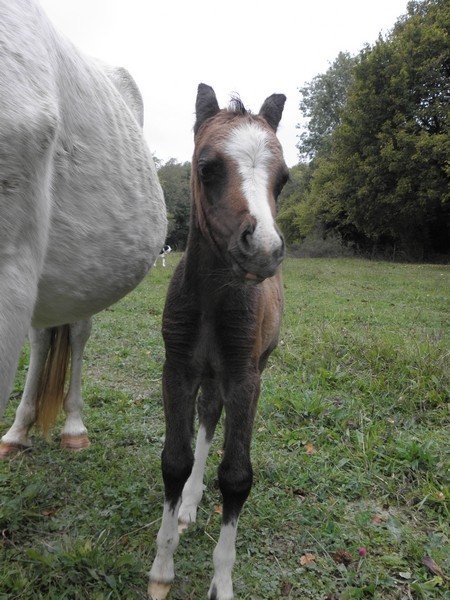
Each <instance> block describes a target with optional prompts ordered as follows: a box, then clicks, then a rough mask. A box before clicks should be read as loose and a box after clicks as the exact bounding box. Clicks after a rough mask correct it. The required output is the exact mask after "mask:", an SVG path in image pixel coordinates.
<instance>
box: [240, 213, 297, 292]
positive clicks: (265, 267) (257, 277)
mask: <svg viewBox="0 0 450 600" xmlns="http://www.w3.org/2000/svg"><path fill="white" fill-rule="evenodd" d="M284 249H285V247H284V239H283V236H282V234H281V232H280V231H279V229H278V227H277V226H276V225H273V227H271V228H270V229H267V230H263V229H262V228H258V224H257V222H256V220H255V219H253V218H250V219H249V220H248V221H246V222H245V223H244V224H243V225H242V226H241V227H240V229H239V231H238V232H237V233H236V235H235V236H233V240H232V242H231V243H230V248H229V250H230V254H231V257H232V261H233V269H234V271H235V273H236V275H237V276H238V277H240V278H244V280H245V281H246V282H248V283H259V282H261V281H263V280H264V279H267V278H268V277H272V276H273V275H275V273H276V272H277V270H278V268H279V266H280V264H281V262H282V261H283V258H284Z"/></svg>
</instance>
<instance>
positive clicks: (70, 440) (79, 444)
mask: <svg viewBox="0 0 450 600" xmlns="http://www.w3.org/2000/svg"><path fill="white" fill-rule="evenodd" d="M90 445H91V442H90V441H89V438H88V436H87V435H86V434H82V435H62V436H61V448H66V449H67V450H72V451H73V452H78V451H79V450H83V449H84V448H89V446H90Z"/></svg>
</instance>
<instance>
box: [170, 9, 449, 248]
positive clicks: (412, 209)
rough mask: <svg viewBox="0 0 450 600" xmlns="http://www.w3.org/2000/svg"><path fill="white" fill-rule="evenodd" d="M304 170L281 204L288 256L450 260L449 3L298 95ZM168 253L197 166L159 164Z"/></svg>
mask: <svg viewBox="0 0 450 600" xmlns="http://www.w3.org/2000/svg"><path fill="white" fill-rule="evenodd" d="M300 96H301V99H300V103H299V110H300V113H301V116H302V117H303V119H302V125H301V126H300V125H298V129H299V136H298V139H299V142H298V145H297V148H298V151H299V164H298V165H296V166H295V167H293V168H292V169H291V172H290V175H291V177H290V181H289V182H288V184H287V185H286V187H285V188H284V190H283V192H282V195H281V197H280V201H279V216H278V221H279V224H280V227H281V229H282V231H283V233H284V235H285V238H286V241H287V243H288V245H290V246H296V247H299V248H301V247H302V246H303V247H306V246H307V245H308V243H309V244H310V243H311V240H314V241H315V243H316V245H317V244H319V245H321V244H322V245H326V243H327V240H328V241H329V240H333V243H334V244H336V242H337V243H338V245H339V247H340V248H341V249H342V250H347V251H352V252H356V253H359V254H364V255H372V256H385V257H389V258H393V259H395V258H409V259H419V260H423V259H444V260H445V259H446V257H447V258H448V256H449V255H450V185H449V183H450V131H449V121H450V3H449V2H448V0H421V1H412V2H410V3H409V4H408V8H407V13H406V15H404V16H402V17H400V18H399V19H398V20H397V22H396V23H395V25H394V27H393V29H392V30H391V31H390V32H389V34H387V35H386V36H384V37H382V36H381V35H380V37H379V38H378V40H377V41H376V42H375V43H374V44H373V45H367V46H366V47H365V48H364V49H363V50H362V51H361V52H360V53H359V54H358V55H356V56H350V55H349V54H346V53H340V54H339V55H338V56H337V57H336V59H335V60H334V62H332V63H331V65H330V67H329V69H328V70H327V71H326V72H325V73H323V74H319V75H317V76H316V77H314V79H313V80H312V81H310V82H308V83H306V84H304V85H303V87H301V88H300ZM158 174H159V177H160V180H161V184H162V187H163V189H164V193H165V197H166V203H167V207H168V212H169V234H168V239H167V243H169V244H170V245H171V246H173V247H174V248H177V249H179V250H182V249H184V247H185V244H186V240H187V231H188V224H189V205H190V185H189V178H190V163H183V164H180V163H177V162H176V161H174V160H170V161H168V162H167V163H165V164H162V165H161V164H159V165H158Z"/></svg>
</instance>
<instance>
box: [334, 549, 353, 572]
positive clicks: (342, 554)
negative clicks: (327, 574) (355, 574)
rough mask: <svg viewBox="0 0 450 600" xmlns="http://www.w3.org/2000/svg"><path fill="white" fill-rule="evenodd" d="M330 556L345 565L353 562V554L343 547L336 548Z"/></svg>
mask: <svg viewBox="0 0 450 600" xmlns="http://www.w3.org/2000/svg"><path fill="white" fill-rule="evenodd" d="M331 556H332V557H333V560H334V562H335V563H337V564H340V565H345V566H346V567H348V565H349V564H350V563H352V562H353V556H352V555H351V554H350V552H349V551H348V550H344V549H343V548H341V549H339V550H336V552H333V553H332V554H331Z"/></svg>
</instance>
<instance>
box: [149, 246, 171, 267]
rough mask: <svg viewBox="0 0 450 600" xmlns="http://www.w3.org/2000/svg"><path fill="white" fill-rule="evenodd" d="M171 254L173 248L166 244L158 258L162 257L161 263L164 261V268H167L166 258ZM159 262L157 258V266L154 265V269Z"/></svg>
mask: <svg viewBox="0 0 450 600" xmlns="http://www.w3.org/2000/svg"><path fill="white" fill-rule="evenodd" d="M171 252H172V248H171V247H170V246H169V245H168V244H166V245H165V246H163V247H162V248H161V251H160V253H159V255H158V256H160V257H161V261H162V266H163V267H165V266H166V256H167V254H170V253H171ZM157 262H158V257H156V260H155V264H154V265H153V266H154V267H156V263H157Z"/></svg>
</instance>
